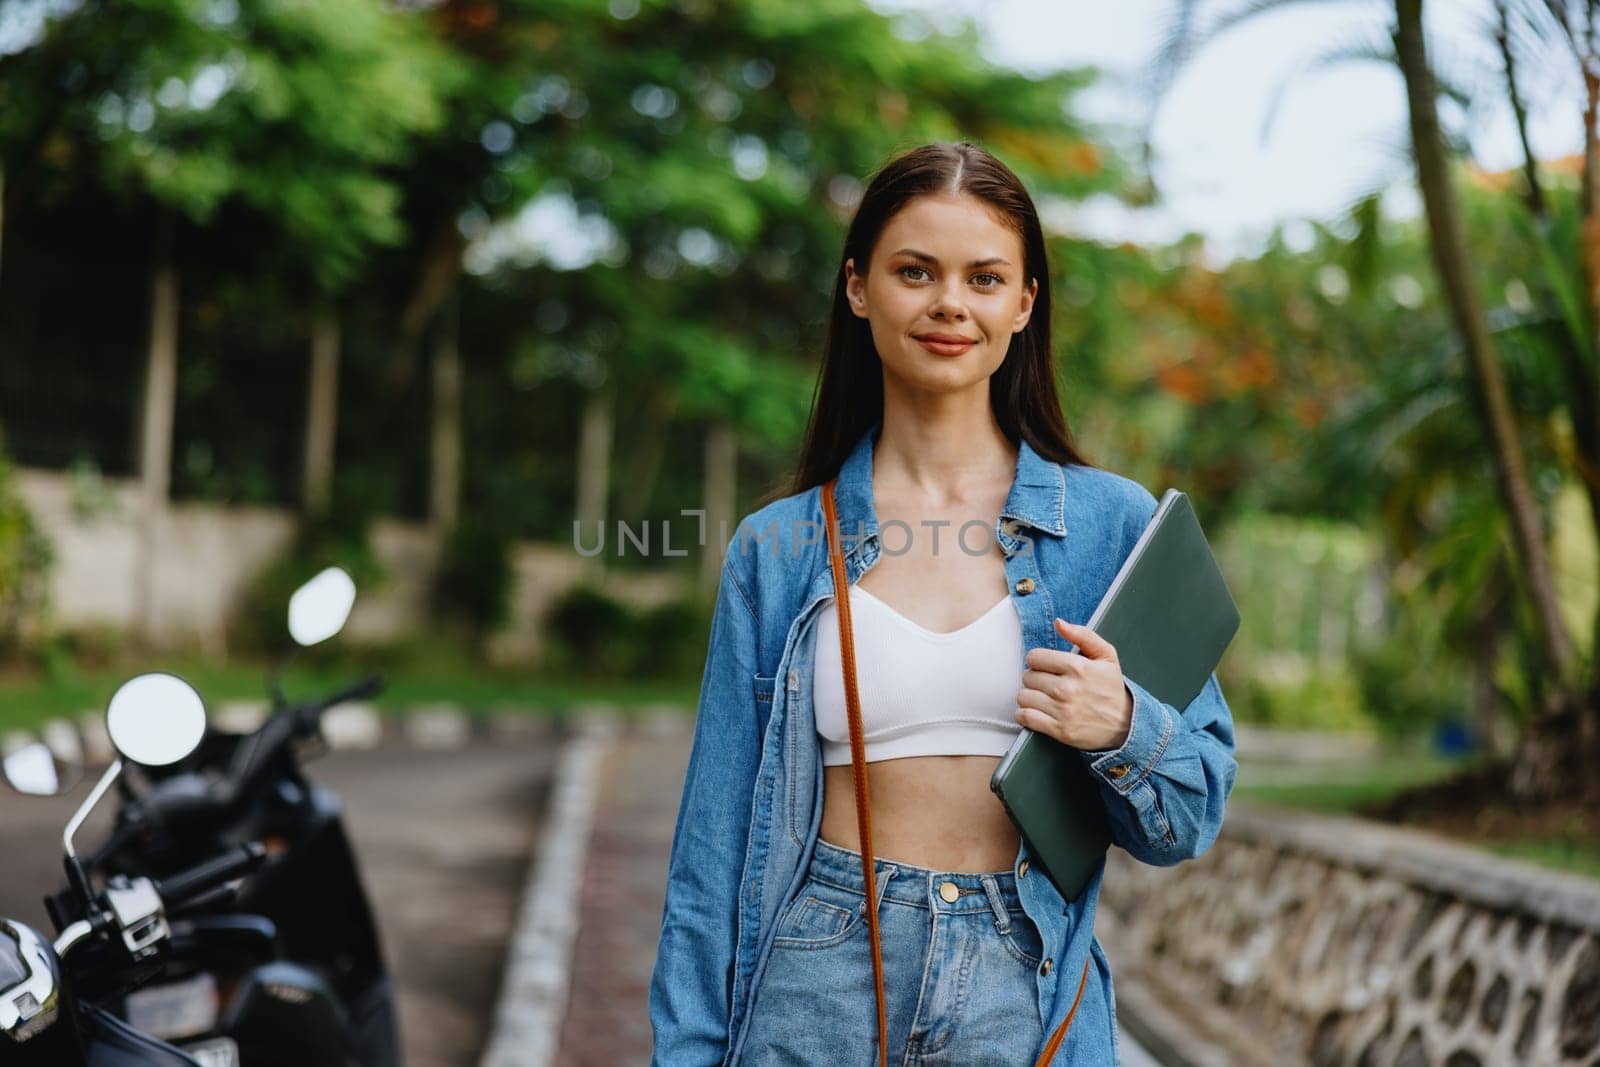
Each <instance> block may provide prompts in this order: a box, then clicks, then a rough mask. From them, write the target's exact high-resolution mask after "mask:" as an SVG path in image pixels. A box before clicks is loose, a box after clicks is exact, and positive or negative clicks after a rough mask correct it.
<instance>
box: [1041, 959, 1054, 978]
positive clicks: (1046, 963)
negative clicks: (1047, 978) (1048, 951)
mask: <svg viewBox="0 0 1600 1067" xmlns="http://www.w3.org/2000/svg"><path fill="white" fill-rule="evenodd" d="M1051 962H1052V961H1051V960H1048V959H1047V960H1045V961H1044V962H1043V963H1041V964H1039V973H1040V974H1046V975H1047V974H1049V973H1050V964H1051Z"/></svg>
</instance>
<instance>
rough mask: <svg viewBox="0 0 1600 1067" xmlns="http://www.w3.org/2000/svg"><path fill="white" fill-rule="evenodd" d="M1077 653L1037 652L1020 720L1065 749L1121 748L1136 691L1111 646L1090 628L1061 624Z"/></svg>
mask: <svg viewBox="0 0 1600 1067" xmlns="http://www.w3.org/2000/svg"><path fill="white" fill-rule="evenodd" d="M1056 631H1057V632H1058V633H1060V634H1061V636H1062V637H1065V638H1066V639H1067V640H1068V641H1071V642H1072V643H1073V644H1075V645H1077V646H1078V651H1077V652H1062V651H1059V650H1058V649H1054V648H1032V649H1029V650H1028V654H1027V656H1026V657H1025V662H1026V663H1027V664H1028V668H1029V669H1028V670H1025V671H1023V672H1022V688H1021V689H1019V690H1018V691H1017V721H1018V722H1019V723H1021V724H1022V725H1023V726H1026V727H1027V728H1028V729H1030V730H1037V731H1038V732H1039V733H1042V734H1045V735H1047V736H1049V737H1053V738H1055V739H1056V740H1057V741H1060V742H1061V743H1062V744H1066V745H1071V746H1072V747H1073V748H1081V749H1086V750H1089V751H1099V750H1102V749H1112V748H1121V747H1122V744H1123V742H1125V741H1126V740H1127V739H1128V728H1129V726H1130V725H1131V724H1132V722H1133V691H1132V690H1130V689H1129V688H1128V687H1127V685H1126V684H1125V683H1124V682H1123V680H1122V664H1121V663H1119V662H1118V661H1117V650H1116V649H1114V648H1112V647H1111V643H1110V642H1109V641H1107V640H1106V639H1105V638H1103V637H1101V636H1100V635H1099V634H1097V633H1095V632H1094V631H1093V630H1091V629H1089V628H1088V627H1087V626H1078V625H1075V624H1073V623H1070V622H1067V621H1066V620H1064V619H1061V618H1057V619H1056Z"/></svg>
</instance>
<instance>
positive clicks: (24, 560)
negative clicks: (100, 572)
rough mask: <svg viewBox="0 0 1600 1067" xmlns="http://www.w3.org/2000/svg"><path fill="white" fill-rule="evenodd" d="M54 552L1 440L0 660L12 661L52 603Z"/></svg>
mask: <svg viewBox="0 0 1600 1067" xmlns="http://www.w3.org/2000/svg"><path fill="white" fill-rule="evenodd" d="M54 565H55V549H54V548H53V547H52V546H51V544H50V541H49V539H48V538H46V537H45V535H44V533H43V531H41V530H40V529H39V526H38V524H37V523H35V522H34V520H33V516H32V515H31V514H29V512H28V508H27V505H25V504H24V503H23V501H22V495H21V494H20V493H18V492H17V489H16V486H15V484H14V478H13V475H12V470H11V463H10V461H9V460H8V459H7V458H6V454H5V447H4V441H3V440H0V657H6V656H12V655H15V654H16V653H17V652H18V651H19V650H20V649H21V648H22V645H23V644H24V642H25V640H26V639H27V637H28V636H29V633H30V629H31V628H32V627H34V626H36V625H37V624H38V623H39V622H41V621H42V619H43V616H44V612H45V609H46V608H47V607H48V605H49V602H50V584H49V579H50V570H51V568H52V567H53V566H54Z"/></svg>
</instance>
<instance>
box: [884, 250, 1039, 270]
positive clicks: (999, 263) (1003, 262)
mask: <svg viewBox="0 0 1600 1067" xmlns="http://www.w3.org/2000/svg"><path fill="white" fill-rule="evenodd" d="M890 254H891V255H896V256H910V257H911V258H912V259H920V260H922V261H923V262H924V263H937V262H939V259H938V257H937V256H931V255H929V254H928V253H926V252H919V251H917V250H916V249H915V248H898V249H896V250H895V251H894V252H892V253H890ZM967 266H968V267H1009V266H1011V261H1010V260H1008V259H1006V258H1004V257H1002V256H990V257H989V258H988V259H974V260H972V261H971V262H969V263H968V264H967Z"/></svg>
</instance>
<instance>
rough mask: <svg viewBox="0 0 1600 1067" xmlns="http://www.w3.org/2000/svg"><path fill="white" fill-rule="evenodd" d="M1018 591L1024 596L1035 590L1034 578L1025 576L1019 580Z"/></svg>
mask: <svg viewBox="0 0 1600 1067" xmlns="http://www.w3.org/2000/svg"><path fill="white" fill-rule="evenodd" d="M1017 592H1019V593H1021V594H1022V595H1023V596H1027V595H1028V594H1029V593H1031V592H1033V579H1032V578H1023V579H1022V580H1020V581H1019V582H1017Z"/></svg>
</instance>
